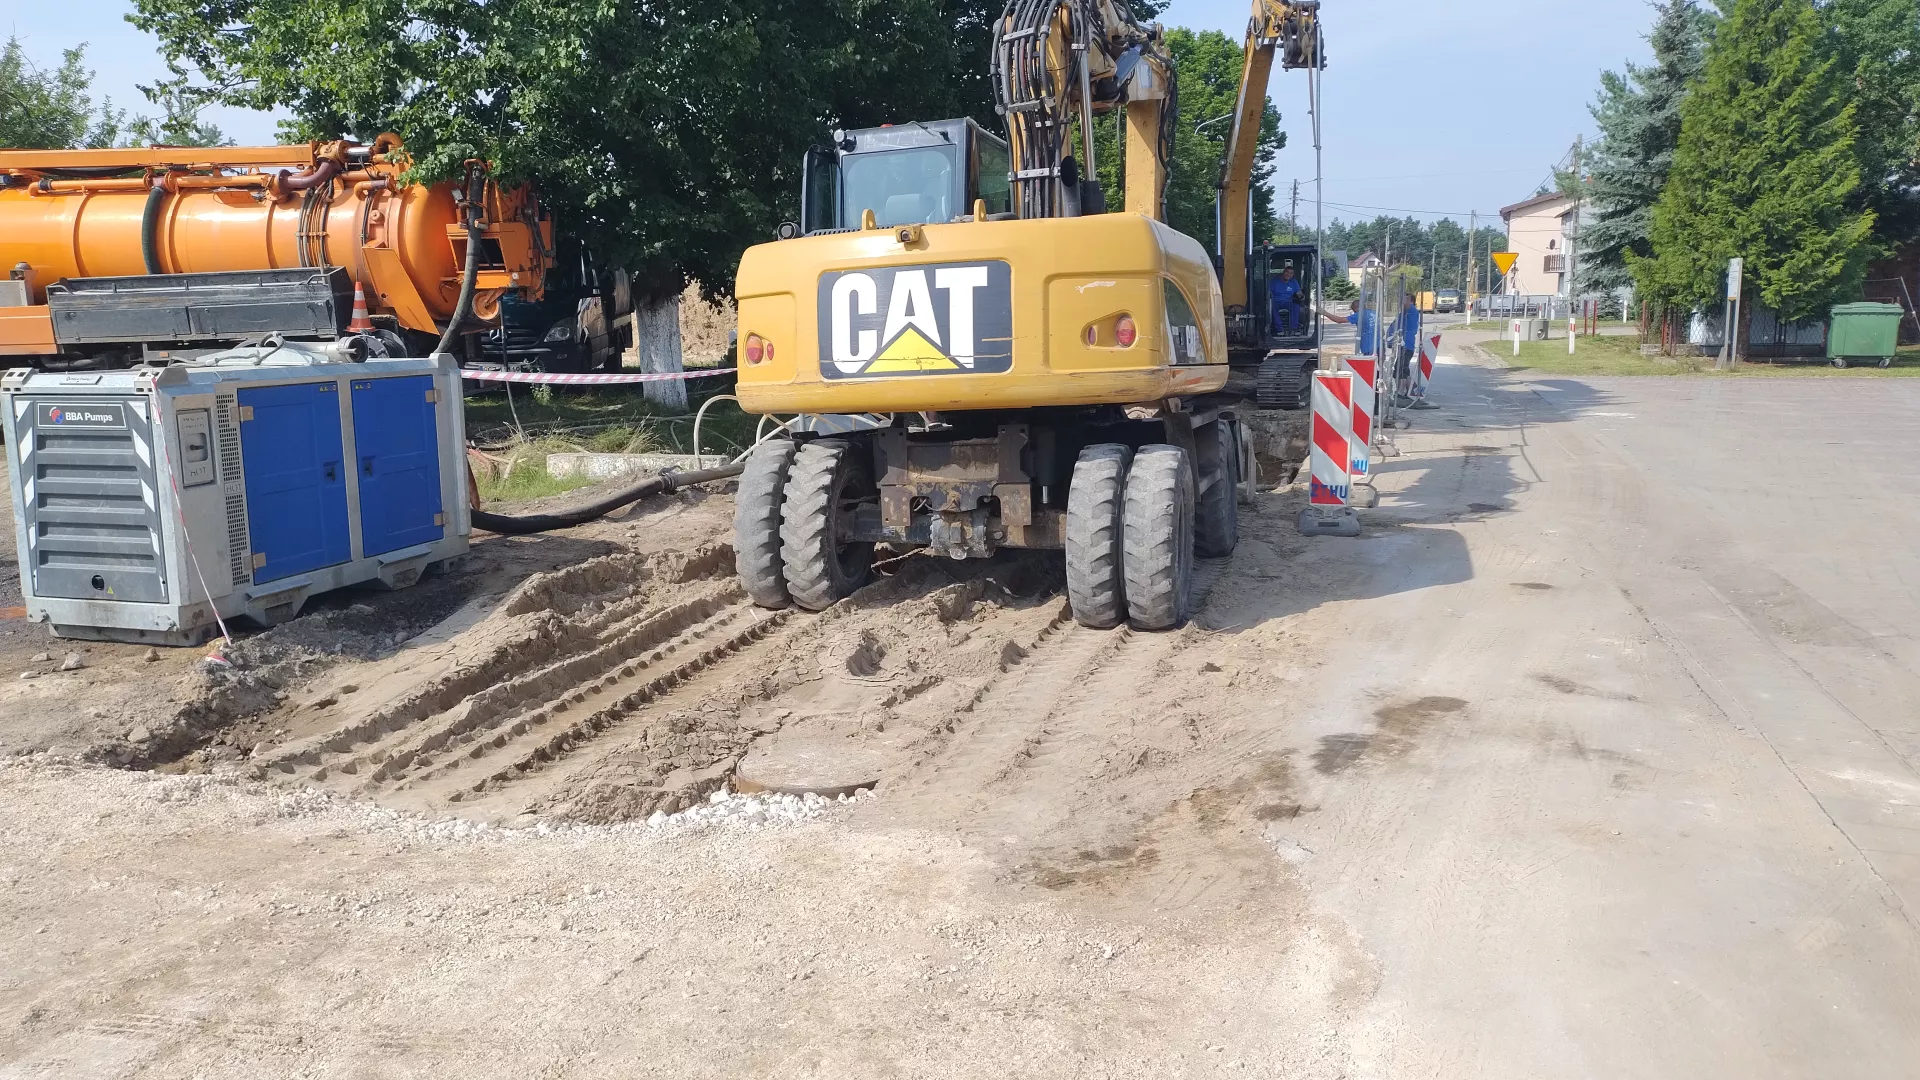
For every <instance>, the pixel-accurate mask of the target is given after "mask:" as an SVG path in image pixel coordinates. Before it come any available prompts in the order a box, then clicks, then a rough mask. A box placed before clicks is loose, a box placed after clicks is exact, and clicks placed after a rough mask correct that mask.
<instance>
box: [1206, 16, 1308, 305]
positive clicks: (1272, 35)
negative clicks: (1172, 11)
mask: <svg viewBox="0 0 1920 1080" xmlns="http://www.w3.org/2000/svg"><path fill="white" fill-rule="evenodd" d="M1323 44H1324V43H1323V41H1322V39H1321V35H1320V3H1319V0H1254V4H1253V18H1252V19H1251V20H1249V21H1248V23H1247V42H1246V56H1245V60H1244V62H1243V64H1242V66H1241V70H1240V96H1239V99H1238V101H1237V102H1236V103H1235V108H1234V113H1233V129H1232V131H1231V133H1229V134H1228V136H1227V152H1226V155H1225V156H1224V158H1223V159H1222V160H1221V165H1220V239H1219V243H1220V248H1219V254H1220V286H1221V289H1222V290H1223V291H1224V292H1225V295H1226V304H1227V307H1228V308H1229V309H1231V308H1234V307H1239V308H1243V309H1244V308H1246V307H1247V304H1248V301H1249V297H1248V295H1247V280H1248V279H1247V251H1248V249H1249V247H1250V246H1251V245H1250V244H1249V242H1248V241H1249V231H1250V226H1251V222H1250V221H1249V217H1250V214H1251V210H1252V206H1251V203H1250V197H1251V195H1252V191H1253V169H1254V164H1255V159H1256V157H1257V156H1258V150H1259V144H1260V122H1261V119H1262V118H1263V117H1264V116H1265V114H1266V107H1267V82H1268V79H1269V77H1270V76H1271V75H1272V73H1273V64H1274V60H1275V59H1276V58H1277V59H1279V61H1280V66H1281V68H1282V69H1283V70H1288V71H1292V70H1296V69H1300V68H1320V67H1325V66H1326V56H1325V53H1324V50H1323Z"/></svg>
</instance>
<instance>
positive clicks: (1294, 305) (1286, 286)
mask: <svg viewBox="0 0 1920 1080" xmlns="http://www.w3.org/2000/svg"><path fill="white" fill-rule="evenodd" d="M1267 291H1268V293H1269V295H1270V296H1271V297H1272V299H1273V332H1274V333H1276V334H1294V333H1298V332H1299V331H1300V327H1301V323H1302V322H1303V321H1304V312H1302V311H1301V304H1300V281H1299V279H1298V278H1296V277H1294V275H1293V264H1292V263H1288V264H1286V265H1285V266H1282V267H1281V268H1280V273H1278V274H1277V275H1275V276H1274V278H1273V279H1272V280H1271V281H1269V282H1268V283H1267Z"/></svg>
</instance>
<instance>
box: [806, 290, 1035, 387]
mask: <svg viewBox="0 0 1920 1080" xmlns="http://www.w3.org/2000/svg"><path fill="white" fill-rule="evenodd" d="M1012 367H1013V272H1012V269H1011V268H1010V267H1009V266H1008V265H1007V264H1006V263H1004V262H997V261H996V262H977V263H923V264H921V265H918V266H885V267H876V268H874V269H871V270H841V271H837V272H835V273H831V274H825V275H822V276H821V278H820V373H821V375H823V376H825V377H826V378H829V379H865V378H883V377H894V376H901V375H910V376H917V375H968V374H973V375H981V374H993V373H996V372H1002V371H1007V370H1009V369H1011V368H1012Z"/></svg>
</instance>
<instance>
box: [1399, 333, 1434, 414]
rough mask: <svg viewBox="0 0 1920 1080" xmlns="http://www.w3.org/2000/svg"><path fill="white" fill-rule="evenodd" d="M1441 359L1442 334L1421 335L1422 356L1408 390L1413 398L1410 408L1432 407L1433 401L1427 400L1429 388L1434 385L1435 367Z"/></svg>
mask: <svg viewBox="0 0 1920 1080" xmlns="http://www.w3.org/2000/svg"><path fill="white" fill-rule="evenodd" d="M1439 359H1440V335H1439V334H1422V335H1420V356H1419V358H1418V359H1417V360H1416V361H1415V363H1414V365H1413V385H1412V387H1410V388H1409V389H1408V391H1407V394H1408V396H1409V397H1411V398H1413V404H1412V405H1409V406H1407V407H1408V408H1409V409H1431V408H1433V407H1434V405H1433V402H1431V401H1428V400H1427V388H1428V387H1430V386H1432V385H1433V367H1434V364H1436V363H1437V362H1438V361H1439Z"/></svg>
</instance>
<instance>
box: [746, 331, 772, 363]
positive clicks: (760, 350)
mask: <svg viewBox="0 0 1920 1080" xmlns="http://www.w3.org/2000/svg"><path fill="white" fill-rule="evenodd" d="M772 355H773V350H772V349H770V348H768V347H767V342H766V339H764V338H762V337H761V336H760V335H759V334H748V335H747V349H746V357H747V363H749V364H758V363H760V362H761V361H762V360H766V359H769V358H771V356H772Z"/></svg>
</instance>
